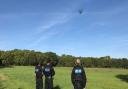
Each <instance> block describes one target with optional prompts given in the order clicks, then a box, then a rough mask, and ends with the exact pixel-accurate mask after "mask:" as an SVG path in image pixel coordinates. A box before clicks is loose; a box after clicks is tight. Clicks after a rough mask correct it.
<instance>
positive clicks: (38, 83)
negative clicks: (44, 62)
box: [36, 78, 43, 89]
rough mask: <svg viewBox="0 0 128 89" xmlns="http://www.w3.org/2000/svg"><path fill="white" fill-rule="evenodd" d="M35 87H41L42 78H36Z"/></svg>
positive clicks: (38, 88) (37, 88)
mask: <svg viewBox="0 0 128 89" xmlns="http://www.w3.org/2000/svg"><path fill="white" fill-rule="evenodd" d="M36 89H43V79H42V78H36Z"/></svg>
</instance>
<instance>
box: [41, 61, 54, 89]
mask: <svg viewBox="0 0 128 89" xmlns="http://www.w3.org/2000/svg"><path fill="white" fill-rule="evenodd" d="M43 73H44V75H45V89H53V76H54V75H55V71H54V68H53V66H52V64H51V60H48V61H47V64H46V65H45V66H44V69H43Z"/></svg>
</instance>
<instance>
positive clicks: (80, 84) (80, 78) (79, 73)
mask: <svg viewBox="0 0 128 89" xmlns="http://www.w3.org/2000/svg"><path fill="white" fill-rule="evenodd" d="M75 64H76V65H75V66H74V68H73V69H72V73H71V81H72V84H73V86H74V89H84V88H85V86H86V74H85V71H84V68H83V67H82V66H81V62H80V59H77V60H76V62H75Z"/></svg>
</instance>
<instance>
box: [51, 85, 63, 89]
mask: <svg viewBox="0 0 128 89" xmlns="http://www.w3.org/2000/svg"><path fill="white" fill-rule="evenodd" d="M53 89H61V88H60V86H59V85H57V86H55V87H54V88H53Z"/></svg>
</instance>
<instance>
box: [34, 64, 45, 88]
mask: <svg viewBox="0 0 128 89" xmlns="http://www.w3.org/2000/svg"><path fill="white" fill-rule="evenodd" d="M35 74H36V89H43V79H42V77H43V69H42V65H41V64H40V63H38V64H37V65H36V66H35Z"/></svg>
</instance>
